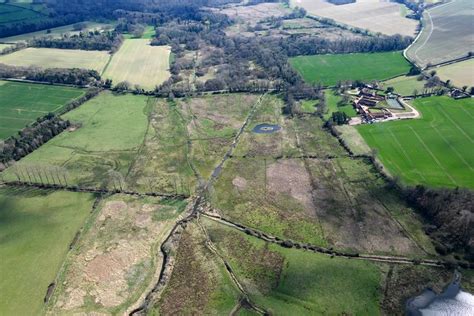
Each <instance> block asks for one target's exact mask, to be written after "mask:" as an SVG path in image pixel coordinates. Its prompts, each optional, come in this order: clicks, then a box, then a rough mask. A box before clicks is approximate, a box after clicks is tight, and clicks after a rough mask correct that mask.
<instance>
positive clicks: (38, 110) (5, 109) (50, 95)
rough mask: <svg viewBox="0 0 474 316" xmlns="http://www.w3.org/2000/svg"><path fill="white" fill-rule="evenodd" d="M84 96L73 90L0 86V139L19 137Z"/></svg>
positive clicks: (27, 84) (12, 85)
mask: <svg viewBox="0 0 474 316" xmlns="http://www.w3.org/2000/svg"><path fill="white" fill-rule="evenodd" d="M83 93H84V92H83V90H80V89H76V88H69V87H57V86H47V85H39V84H29V83H16V82H0V100H1V102H0V111H1V114H0V139H6V138H8V137H10V136H13V135H15V134H16V133H17V132H18V131H19V130H21V129H22V128H23V127H25V126H27V125H28V124H30V123H32V122H33V121H35V120H36V119H37V118H38V117H41V116H45V115H46V114H48V113H55V112H57V111H59V110H60V109H61V108H62V107H63V106H64V105H65V104H66V103H67V102H69V101H71V100H73V99H75V98H78V97H80V96H81V95H82V94H83Z"/></svg>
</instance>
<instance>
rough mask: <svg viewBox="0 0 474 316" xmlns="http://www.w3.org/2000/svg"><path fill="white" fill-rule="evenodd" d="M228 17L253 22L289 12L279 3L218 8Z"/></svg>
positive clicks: (289, 11) (281, 15)
mask: <svg viewBox="0 0 474 316" xmlns="http://www.w3.org/2000/svg"><path fill="white" fill-rule="evenodd" d="M218 11H219V12H220V13H223V14H226V15H228V16H229V17H230V18H233V19H236V20H239V21H242V22H246V23H250V24H255V23H257V22H259V21H261V20H264V19H268V18H270V17H283V16H284V15H286V14H289V13H291V10H290V9H287V8H284V7H283V6H282V5H281V4H280V3H261V4H257V5H251V6H234V7H230V8H225V9H222V10H218Z"/></svg>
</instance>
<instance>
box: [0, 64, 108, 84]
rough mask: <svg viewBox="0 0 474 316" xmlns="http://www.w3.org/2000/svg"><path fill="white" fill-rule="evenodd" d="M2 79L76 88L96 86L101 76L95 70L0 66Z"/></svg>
mask: <svg viewBox="0 0 474 316" xmlns="http://www.w3.org/2000/svg"><path fill="white" fill-rule="evenodd" d="M0 78H10V79H26V80H32V81H40V82H48V83H59V84H70V85H76V86H87V85H94V84H97V83H98V82H99V81H100V75H99V73H97V71H95V70H86V69H78V68H73V69H63V68H49V69H42V68H37V67H17V66H9V65H5V64H0Z"/></svg>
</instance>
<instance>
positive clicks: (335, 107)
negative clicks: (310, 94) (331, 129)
mask: <svg viewBox="0 0 474 316" xmlns="http://www.w3.org/2000/svg"><path fill="white" fill-rule="evenodd" d="M324 96H325V97H326V106H327V111H326V113H325V114H324V119H326V120H328V119H329V118H331V116H332V113H334V112H344V113H346V114H347V116H349V117H354V116H356V115H357V112H356V111H355V109H354V107H353V106H352V104H351V102H350V101H349V102H348V103H344V104H341V105H339V102H341V100H342V97H341V96H340V95H337V94H334V92H333V91H332V90H325V91H324Z"/></svg>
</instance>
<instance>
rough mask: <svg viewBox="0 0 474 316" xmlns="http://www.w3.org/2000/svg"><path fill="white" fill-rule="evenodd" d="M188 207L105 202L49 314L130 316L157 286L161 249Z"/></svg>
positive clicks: (154, 201)
mask: <svg viewBox="0 0 474 316" xmlns="http://www.w3.org/2000/svg"><path fill="white" fill-rule="evenodd" d="M186 204H187V201H179V200H176V201H174V200H160V199H158V198H149V197H148V198H136V197H130V196H121V195H113V196H110V197H108V198H106V199H104V200H102V201H101V202H100V204H99V206H98V208H97V209H98V211H97V212H96V213H94V214H93V215H92V218H91V220H90V222H89V223H88V225H87V226H86V227H85V229H84V232H83V233H82V236H81V239H80V240H79V241H78V243H77V245H76V246H75V247H74V250H73V251H72V253H71V255H70V256H69V257H68V259H67V261H66V264H65V268H64V272H63V273H62V274H61V276H60V280H59V282H58V287H57V288H56V290H55V295H54V296H53V297H52V299H51V303H50V304H49V311H50V312H51V313H52V314H72V313H80V312H86V311H87V312H89V311H94V312H103V313H125V312H126V311H127V310H128V309H129V308H130V307H131V306H133V305H134V304H135V303H136V302H137V301H138V300H139V298H140V297H141V296H142V293H146V292H147V291H150V290H151V287H152V286H154V285H155V283H156V279H157V274H159V272H160V268H161V263H162V259H163V258H162V256H161V255H157V253H158V249H159V245H160V244H161V243H162V242H163V240H164V238H166V236H167V234H168V233H169V231H170V230H171V228H172V226H173V224H174V221H175V219H176V218H177V217H178V215H179V214H180V213H181V212H182V211H183V210H184V208H185V207H186Z"/></svg>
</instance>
